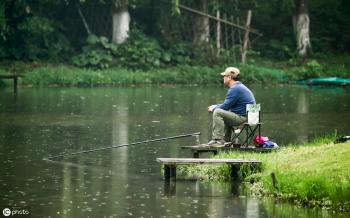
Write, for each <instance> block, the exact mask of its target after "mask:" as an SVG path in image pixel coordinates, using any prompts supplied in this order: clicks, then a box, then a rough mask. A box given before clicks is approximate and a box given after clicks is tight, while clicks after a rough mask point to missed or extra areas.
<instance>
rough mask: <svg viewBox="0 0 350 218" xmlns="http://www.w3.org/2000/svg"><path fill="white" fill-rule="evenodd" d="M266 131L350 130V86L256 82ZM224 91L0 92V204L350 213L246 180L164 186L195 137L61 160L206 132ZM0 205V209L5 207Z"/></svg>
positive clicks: (130, 213)
mask: <svg viewBox="0 0 350 218" xmlns="http://www.w3.org/2000/svg"><path fill="white" fill-rule="evenodd" d="M252 89H253V91H254V92H255V95H256V99H257V101H258V102H259V103H261V104H262V120H263V128H262V130H263V134H264V135H267V136H269V137H270V138H271V139H273V140H274V141H276V142H277V143H279V144H280V145H286V144H288V143H299V142H305V141H308V140H310V139H312V138H313V137H314V136H318V135H324V134H330V133H334V131H338V133H344V134H349V132H350V127H349V125H348V123H349V122H350V116H349V109H350V105H349V104H350V101H349V100H350V95H349V93H348V91H347V90H346V89H338V88H335V89H329V88H323V89H315V88H307V87H291V86H272V87H261V86H252ZM225 93H226V90H225V88H222V87H181V86H165V87H133V88H95V89H83V88H81V89H77V88H51V89H30V88H28V89H21V90H19V94H18V96H17V98H14V97H13V96H12V93H11V90H5V91H2V93H1V94H0V131H1V132H0V163H1V165H0V206H5V205H17V206H25V205H28V206H30V207H31V210H32V215H33V217H48V216H51V217H87V216H90V217H101V216H112V217H346V216H345V215H334V214H327V213H325V212H322V211H317V210H307V209H302V208H297V207H294V206H292V205H289V204H283V203H279V202H273V201H267V200H263V199H256V198H251V197H247V196H246V194H245V193H246V190H245V189H244V188H243V187H242V186H239V185H237V184H229V183H221V184H216V183H204V182H201V181H195V180H184V179H181V178H180V179H179V180H178V181H177V182H176V183H175V184H165V183H164V181H163V179H162V170H161V168H160V166H159V163H157V162H156V161H155V159H156V158H157V157H191V154H190V153H189V152H188V151H186V150H181V149H180V146H181V145H190V144H193V143H195V138H194V137H191V138H182V139H177V140H172V141H163V142H157V143H148V144H139V145H134V146H128V147H121V148H117V149H110V150H104V151H99V152H93V153H87V154H83V155H77V156H69V157H66V158H57V159H55V160H54V161H44V160H43V158H44V157H47V156H49V155H58V154H63V153H71V152H75V151H80V150H87V149H92V148H98V147H106V146H111V145H118V144H125V143H131V142H137V141H143V140H146V139H153V138H159V137H167V136H173V135H180V134H187V133H193V132H201V133H202V135H201V137H200V139H201V141H202V142H204V141H207V140H209V137H210V129H209V127H210V126H211V125H210V124H211V116H210V114H208V113H207V106H208V105H210V104H213V103H218V102H220V101H221V100H222V99H223V97H224V95H225ZM0 209H1V208H0Z"/></svg>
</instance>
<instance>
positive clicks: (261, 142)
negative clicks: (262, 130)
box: [253, 136, 269, 147]
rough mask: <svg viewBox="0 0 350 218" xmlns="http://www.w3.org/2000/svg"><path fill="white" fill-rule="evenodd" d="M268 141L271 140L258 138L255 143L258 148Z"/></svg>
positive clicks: (263, 137) (262, 137)
mask: <svg viewBox="0 0 350 218" xmlns="http://www.w3.org/2000/svg"><path fill="white" fill-rule="evenodd" d="M268 140H269V138H268V137H266V136H256V137H255V139H254V141H253V142H254V144H255V146H256V147H261V146H262V145H263V144H264V143H265V142H267V141H268Z"/></svg>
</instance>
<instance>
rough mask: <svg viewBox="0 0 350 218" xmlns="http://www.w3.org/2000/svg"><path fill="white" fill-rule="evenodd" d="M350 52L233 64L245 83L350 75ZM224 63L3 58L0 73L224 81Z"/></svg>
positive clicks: (66, 80) (58, 80)
mask: <svg viewBox="0 0 350 218" xmlns="http://www.w3.org/2000/svg"><path fill="white" fill-rule="evenodd" d="M349 60H350V55H339V56H331V57H329V58H325V57H320V58H317V59H316V58H315V59H310V60H308V61H306V62H300V61H297V60H289V61H275V60H270V59H263V58H258V57H256V58H255V59H252V58H251V59H249V62H248V63H247V64H245V65H241V64H234V63H232V64H228V65H234V66H237V67H239V68H240V69H241V72H242V75H241V76H242V81H243V82H245V83H290V82H294V81H298V80H303V79H307V78H311V77H319V76H338V77H349V76H350V61H349ZM228 65H225V66H219V65H217V66H210V67H209V66H190V65H178V66H175V67H166V68H157V69H154V70H148V71H144V70H142V69H138V70H130V69H126V68H108V69H103V70H97V69H84V68H78V67H74V66H72V65H66V64H50V63H46V62H30V63H28V62H22V61H3V62H0V74H9V73H17V74H22V75H24V78H23V79H22V80H21V81H20V83H22V84H23V85H31V86H88V87H91V86H120V85H138V84H191V85H193V84H221V83H222V78H221V77H220V76H219V75H218V73H219V72H222V71H223V70H224V69H225V68H226V67H227V66H228Z"/></svg>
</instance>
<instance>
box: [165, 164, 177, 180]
mask: <svg viewBox="0 0 350 218" xmlns="http://www.w3.org/2000/svg"><path fill="white" fill-rule="evenodd" d="M164 178H165V180H166V181H170V180H176V166H175V165H164Z"/></svg>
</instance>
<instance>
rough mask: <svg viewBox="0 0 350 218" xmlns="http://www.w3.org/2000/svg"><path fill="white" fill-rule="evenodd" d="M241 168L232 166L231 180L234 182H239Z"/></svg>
mask: <svg viewBox="0 0 350 218" xmlns="http://www.w3.org/2000/svg"><path fill="white" fill-rule="evenodd" d="M239 168H240V167H239V166H236V165H231V178H232V180H238V171H239Z"/></svg>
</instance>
